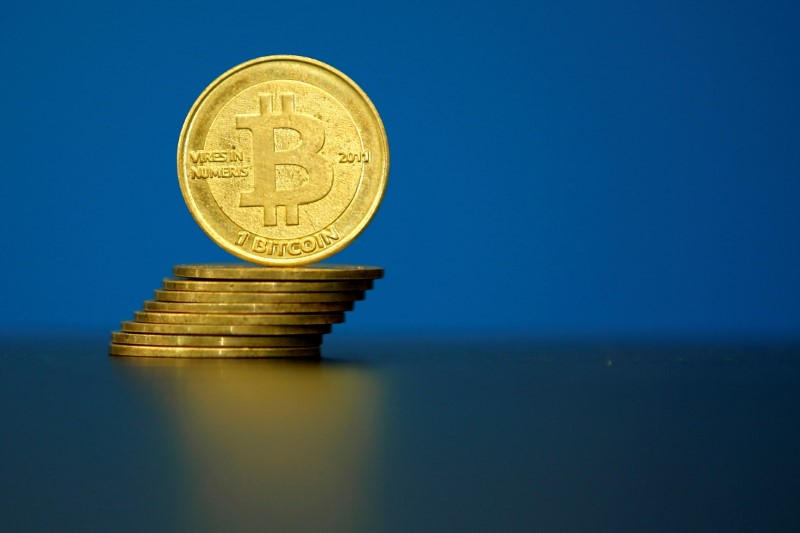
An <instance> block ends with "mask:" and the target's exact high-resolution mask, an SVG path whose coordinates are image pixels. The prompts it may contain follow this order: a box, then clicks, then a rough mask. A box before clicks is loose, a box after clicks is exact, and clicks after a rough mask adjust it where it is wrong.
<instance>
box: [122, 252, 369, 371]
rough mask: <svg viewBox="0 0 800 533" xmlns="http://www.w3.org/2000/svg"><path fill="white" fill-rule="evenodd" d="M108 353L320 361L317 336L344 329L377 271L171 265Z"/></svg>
mask: <svg viewBox="0 0 800 533" xmlns="http://www.w3.org/2000/svg"><path fill="white" fill-rule="evenodd" d="M173 273H174V274H175V276H176V277H175V278H174V279H165V280H164V285H163V288H162V289H160V290H157V291H155V300H151V301H146V302H145V303H144V310H143V311H138V312H136V314H135V320H134V321H132V322H123V323H122V331H119V332H114V333H113V334H112V339H111V340H112V342H111V354H112V355H128V356H144V357H234V358H239V357H319V355H320V346H321V345H322V336H323V335H324V334H326V333H329V332H330V331H331V327H332V325H333V324H338V323H340V322H344V314H345V312H346V311H350V310H351V309H353V305H354V304H355V302H356V301H358V300H363V299H364V295H365V292H366V291H368V290H369V289H371V288H372V283H373V280H375V279H378V278H380V277H382V276H383V269H381V268H377V267H366V266H347V265H315V266H312V267H289V268H266V267H260V266H255V265H245V264H238V265H222V264H220V265H178V266H176V267H175V268H174V269H173Z"/></svg>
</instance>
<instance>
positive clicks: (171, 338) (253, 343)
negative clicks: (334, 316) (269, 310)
mask: <svg viewBox="0 0 800 533" xmlns="http://www.w3.org/2000/svg"><path fill="white" fill-rule="evenodd" d="M111 342H114V343H116V344H134V345H140V346H198V347H200V346H218V347H225V346H228V347H251V348H254V347H273V348H279V347H281V348H288V347H291V346H305V347H308V346H319V345H320V344H322V335H291V336H289V335H271V336H265V337H260V336H259V337H245V336H214V335H152V334H147V333H120V332H114V333H112V334H111Z"/></svg>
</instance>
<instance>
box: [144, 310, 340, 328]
mask: <svg viewBox="0 0 800 533" xmlns="http://www.w3.org/2000/svg"><path fill="white" fill-rule="evenodd" d="M134 316H135V317H136V321H137V322H155V323H156V324H223V325H231V326H232V325H241V326H279V325H288V326H299V325H303V324H338V323H340V322H344V313H325V314H323V313H308V314H304V315H298V314H294V315H288V314H282V315H277V314H274V315H220V314H215V315H212V314H205V315H204V314H199V313H155V312H152V311H136V312H135V313H134Z"/></svg>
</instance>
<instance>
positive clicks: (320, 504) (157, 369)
mask: <svg viewBox="0 0 800 533" xmlns="http://www.w3.org/2000/svg"><path fill="white" fill-rule="evenodd" d="M113 367H114V372H115V374H117V375H118V376H119V377H120V378H121V380H122V381H123V382H124V386H126V387H130V388H133V389H134V390H135V394H137V395H145V396H146V397H147V402H148V403H149V404H151V405H152V408H153V410H154V416H163V417H165V418H166V420H164V424H162V425H164V426H166V427H168V428H169V429H168V430H167V431H169V432H173V431H174V435H171V436H169V438H165V446H173V447H175V448H176V450H175V454H176V455H177V457H176V461H177V462H178V464H179V465H180V467H179V468H177V469H176V472H178V474H177V475H179V476H181V477H183V478H184V479H182V480H178V483H175V484H174V485H177V486H180V487H184V488H183V491H184V492H185V493H184V494H183V495H182V496H181V497H180V498H179V500H180V501H182V502H185V504H184V505H183V507H185V509H181V510H180V511H181V515H182V516H181V518H180V521H181V522H185V525H186V529H188V530H193V531H198V530H219V531H222V530H226V531H231V530H274V531H282V530H288V529H297V528H302V529H310V530H326V531H331V530H333V531H336V530H343V531H344V530H353V529H358V530H369V529H373V526H374V524H375V521H376V520H377V517H376V516H375V514H376V512H377V507H378V502H377V494H376V492H377V491H376V490H374V489H375V486H376V484H377V478H374V476H375V475H376V470H377V467H376V466H375V465H376V463H377V459H376V457H375V455H376V453H377V447H378V446H377V443H376V441H377V438H378V433H379V430H378V420H379V410H380V389H379V386H378V382H377V379H376V378H375V375H374V372H373V371H372V370H371V369H370V368H366V367H362V366H359V365H356V364H350V363H333V364H332V363H331V362H329V361H325V360H322V361H282V360H213V361H211V360H177V359H155V358H153V359H150V358H132V359H128V358H115V359H114V362H113ZM170 443H173V444H170Z"/></svg>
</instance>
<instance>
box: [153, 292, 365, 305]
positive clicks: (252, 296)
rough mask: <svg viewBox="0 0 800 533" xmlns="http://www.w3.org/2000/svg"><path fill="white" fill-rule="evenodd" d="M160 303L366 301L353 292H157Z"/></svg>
mask: <svg viewBox="0 0 800 533" xmlns="http://www.w3.org/2000/svg"><path fill="white" fill-rule="evenodd" d="M155 295H156V300H157V301H159V302H193V303H321V302H354V301H357V300H363V299H364V292H363V291H353V292H199V291H198V292H190V291H163V290H157V291H155Z"/></svg>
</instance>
